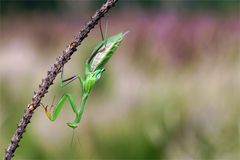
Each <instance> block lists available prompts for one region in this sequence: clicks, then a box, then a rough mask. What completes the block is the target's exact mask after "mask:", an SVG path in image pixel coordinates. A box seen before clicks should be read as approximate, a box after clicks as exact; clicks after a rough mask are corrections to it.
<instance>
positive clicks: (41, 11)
mask: <svg viewBox="0 0 240 160" xmlns="http://www.w3.org/2000/svg"><path fill="white" fill-rule="evenodd" d="M103 2H104V1H73V0H71V1H67V0H62V1H57V0H47V1H32V0H21V1H15V0H8V1H7V0H1V1H0V13H1V15H0V59H1V63H0V76H1V79H0V153H1V154H0V155H3V153H4V149H5V148H6V147H7V145H8V144H9V142H10V139H11V136H12V135H13V133H14V132H15V129H16V126H17V123H18V122H19V120H20V118H21V116H22V115H23V111H24V109H25V108H26V105H27V104H28V103H29V102H30V101H31V97H32V95H33V91H34V90H36V89H37V87H38V84H39V83H40V82H41V78H43V77H44V76H45V75H46V72H47V70H48V69H49V68H50V66H51V64H53V63H54V62H55V59H56V58H57V56H59V55H61V53H62V51H63V49H64V48H65V47H66V45H68V43H69V42H70V41H71V40H72V38H73V35H74V34H76V33H77V32H79V30H80V29H81V28H82V26H83V25H84V24H85V23H86V21H87V20H88V19H89V17H90V16H92V14H93V13H94V12H95V10H96V9H98V8H99V7H100V5H101V4H102V3H103ZM239 12H240V11H239V1H234V0H230V1H222V0H220V1H211V0H204V1H201V0H198V1H195V0H180V1H171V0H169V1H168V0H166V1H155V0H150V1H147V0H134V1H119V2H118V3H117V5H116V6H115V8H113V9H112V10H111V11H110V13H109V14H108V15H107V18H105V19H103V20H102V25H103V28H105V24H106V21H108V31H107V35H109V36H110V35H114V34H116V33H118V32H125V31H128V30H130V33H129V34H128V35H127V36H126V37H125V39H124V40H123V42H122V44H121V45H120V46H119V48H118V50H117V51H116V54H115V55H114V56H113V57H112V58H111V59H110V61H109V62H108V64H107V65H106V72H104V75H103V77H102V78H101V80H99V82H98V83H97V85H96V87H95V88H94V89H93V91H92V93H91V95H90V97H89V100H88V102H87V106H86V110H85V113H84V115H83V119H82V122H81V123H80V126H79V127H78V128H77V129H75V130H74V131H73V130H72V129H71V128H69V127H68V126H67V125H66V123H67V122H69V121H71V120H73V119H74V118H75V117H74V114H73V112H72V110H71V109H70V107H69V105H68V104H66V107H65V108H64V109H63V111H62V113H61V115H60V117H59V118H58V119H57V120H56V121H55V122H50V121H49V120H48V119H47V117H46V116H45V115H44V112H43V109H42V108H40V107H39V108H38V109H37V110H36V111H35V113H34V116H33V118H32V120H31V123H30V125H28V128H27V132H26V133H25V134H24V136H23V139H22V141H21V142H20V147H19V148H18V149H17V151H16V153H15V157H14V158H15V159H16V160H17V159H44V160H47V159H49V160H50V159H51V160H52V159H228V160H235V159H239V158H240V155H239V150H240V135H239V134H240V119H239V117H240V99H239V93H240V72H239V71H240V56H239V54H240V48H239V46H240V23H239V18H240V17H239V15H240V13H239ZM100 41H101V34H100V31H99V28H98V27H96V28H95V29H94V30H92V31H91V33H90V34H89V37H88V38H87V39H85V40H84V42H83V43H82V45H81V46H80V47H79V48H78V51H77V53H76V54H74V55H73V57H72V59H71V60H70V61H69V63H68V64H66V65H65V78H68V77H70V76H72V75H75V74H78V73H80V74H81V75H83V69H84V64H85V61H86V59H87V58H88V57H89V56H90V53H91V51H92V49H94V47H95V46H96V45H97V44H98V43H99V42H100ZM66 92H68V93H71V94H72V95H73V97H74V100H75V101H76V102H77V103H78V104H79V103H80V97H81V88H80V84H79V83H78V82H77V81H76V82H74V83H71V84H70V85H68V86H66V87H64V88H61V87H60V77H59V76H58V77H57V78H56V80H55V82H54V85H53V86H51V87H50V89H49V93H48V94H47V95H46V96H45V97H44V98H43V103H44V104H45V105H47V104H48V105H50V104H51V102H52V99H53V97H54V96H56V99H57V100H58V99H60V98H61V96H62V95H63V94H64V93H66ZM55 103H56V102H55ZM1 157H2V156H1Z"/></svg>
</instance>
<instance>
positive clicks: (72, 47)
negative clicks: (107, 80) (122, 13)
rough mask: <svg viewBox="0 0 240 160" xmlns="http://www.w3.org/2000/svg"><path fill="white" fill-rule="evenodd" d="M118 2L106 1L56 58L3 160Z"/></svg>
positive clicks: (35, 93) (15, 146)
mask: <svg viewBox="0 0 240 160" xmlns="http://www.w3.org/2000/svg"><path fill="white" fill-rule="evenodd" d="M117 1H118V0H108V1H107V2H106V3H105V4H104V5H103V6H102V7H101V8H100V9H99V10H97V11H96V13H95V14H94V15H93V16H92V17H91V19H90V21H89V22H88V23H87V24H86V25H85V26H84V28H83V29H82V30H81V31H80V32H79V33H78V34H77V35H76V36H75V38H74V40H73V42H71V43H70V44H69V45H68V47H67V48H66V49H65V50H64V51H63V54H62V55H61V56H60V57H58V58H57V61H56V63H55V64H54V65H53V66H52V67H51V69H50V70H49V71H48V72H47V76H46V77H45V78H44V79H42V82H41V84H40V85H39V87H38V90H37V91H36V92H34V96H33V98H32V102H31V103H30V104H28V106H27V108H26V109H25V112H24V115H23V117H22V119H21V120H20V122H19V124H18V126H17V130H16V131H15V133H14V135H13V136H12V139H11V142H10V144H9V145H8V148H7V149H6V151H5V157H4V160H10V159H11V158H12V157H13V156H14V152H15V150H16V148H17V147H18V146H19V145H18V143H19V142H20V140H21V138H22V135H23V133H24V132H25V129H26V127H27V125H28V124H29V123H30V119H31V118H32V115H33V113H34V111H35V109H36V108H37V107H38V106H39V104H40V102H41V99H42V98H43V97H44V95H45V94H46V93H47V92H48V88H49V87H50V86H51V85H52V84H53V81H54V79H55V77H56V76H57V74H58V73H59V72H60V71H61V68H62V67H63V65H64V64H65V63H67V62H68V60H70V58H71V55H72V54H73V53H74V52H75V51H76V50H77V47H78V46H79V45H80V44H81V42H82V41H83V39H84V38H86V37H87V35H88V33H89V32H90V30H91V29H93V28H94V26H95V25H97V23H98V21H99V20H100V19H101V18H102V17H103V16H104V15H105V14H106V13H107V12H108V11H109V9H110V8H112V7H113V6H114V5H115V3H116V2H117Z"/></svg>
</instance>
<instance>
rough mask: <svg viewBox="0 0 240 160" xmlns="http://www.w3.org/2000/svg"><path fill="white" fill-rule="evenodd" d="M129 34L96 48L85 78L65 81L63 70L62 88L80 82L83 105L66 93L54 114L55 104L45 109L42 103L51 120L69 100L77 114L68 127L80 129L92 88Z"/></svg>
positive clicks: (72, 78)
mask: <svg viewBox="0 0 240 160" xmlns="http://www.w3.org/2000/svg"><path fill="white" fill-rule="evenodd" d="M100 29H101V26H100ZM127 33H128V32H125V33H122V32H121V33H118V34H116V35H114V36H112V37H109V38H107V39H105V40H103V41H102V42H100V43H99V44H98V45H97V46H96V48H95V49H94V50H93V51H92V54H91V56H90V58H89V59H88V60H87V62H86V65H85V76H84V78H82V77H80V75H75V76H72V77H70V78H68V79H65V80H63V69H62V71H61V87H64V86H66V85H68V84H69V83H71V82H73V81H74V80H76V79H78V80H79V82H80V84H81V88H82V90H81V91H82V92H81V93H82V99H81V104H80V106H79V107H78V106H77V105H76V103H75V102H74V100H73V97H72V95H71V94H70V93H64V95H63V96H62V98H61V99H60V100H59V101H58V102H57V104H56V106H55V107H54V110H53V112H51V110H52V108H53V104H52V105H51V106H50V108H49V107H48V106H46V107H45V106H44V105H43V104H42V103H41V105H42V107H43V108H44V111H45V114H46V116H47V117H48V118H49V120H51V121H55V120H56V119H57V117H58V116H59V114H60V112H61V110H62V108H63V106H64V104H65V102H66V101H67V100H68V101H69V104H70V106H71V108H72V110H73V112H74V113H75V119H74V120H73V121H71V122H69V123H67V125H68V126H69V127H71V128H73V129H75V128H76V127H78V125H79V123H80V121H81V118H82V115H83V112H84V110H85V106H86V101H87V98H88V96H89V94H90V92H91V90H92V88H93V87H94V85H95V84H96V82H97V81H98V80H99V79H100V78H101V76H102V73H103V72H104V71H105V68H104V66H105V64H106V63H107V62H108V60H109V59H110V58H111V57H112V55H113V54H114V53H115V51H116V49H117V48H118V47H119V45H120V43H121V42H122V40H123V38H124V36H125V35H126V34H127ZM101 34H102V32H101ZM102 37H103V34H102ZM53 101H54V100H53Z"/></svg>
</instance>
